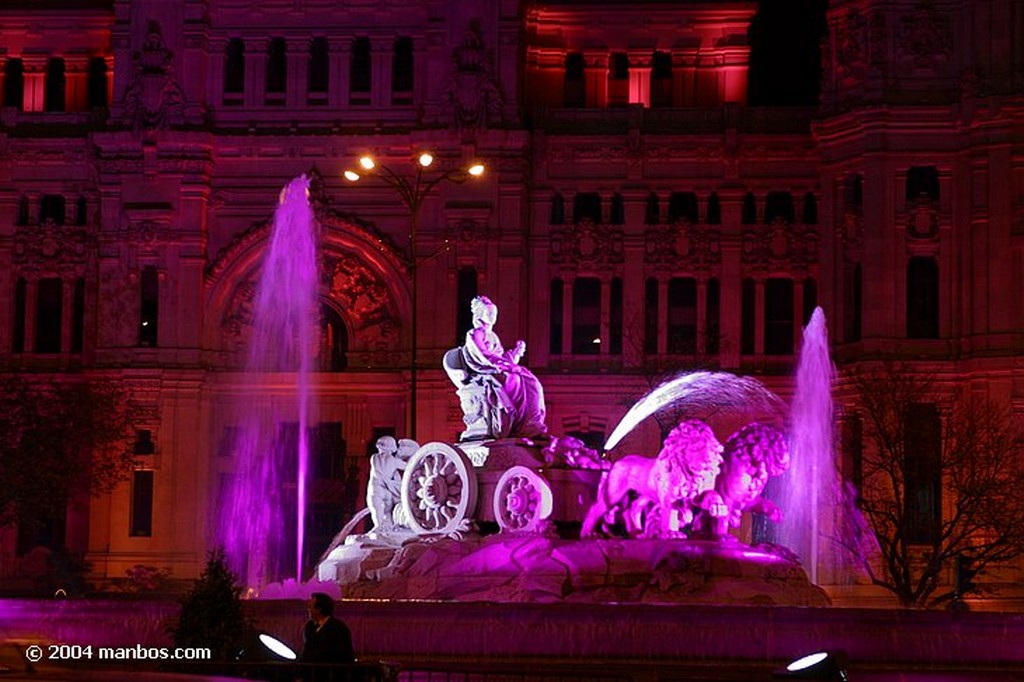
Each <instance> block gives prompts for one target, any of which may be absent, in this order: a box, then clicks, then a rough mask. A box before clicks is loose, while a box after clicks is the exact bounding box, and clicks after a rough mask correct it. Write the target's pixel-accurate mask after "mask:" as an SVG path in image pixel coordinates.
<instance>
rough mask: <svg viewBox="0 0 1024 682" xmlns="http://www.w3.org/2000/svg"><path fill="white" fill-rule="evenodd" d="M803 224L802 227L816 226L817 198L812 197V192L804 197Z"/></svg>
mask: <svg viewBox="0 0 1024 682" xmlns="http://www.w3.org/2000/svg"><path fill="white" fill-rule="evenodd" d="M803 223H804V225H817V224H818V198H817V197H816V196H814V192H808V193H807V194H805V195H804V210H803Z"/></svg>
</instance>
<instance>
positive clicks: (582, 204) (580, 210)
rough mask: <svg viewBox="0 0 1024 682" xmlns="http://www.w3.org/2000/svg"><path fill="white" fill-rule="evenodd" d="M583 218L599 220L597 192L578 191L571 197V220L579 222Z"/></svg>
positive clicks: (599, 208)
mask: <svg viewBox="0 0 1024 682" xmlns="http://www.w3.org/2000/svg"><path fill="white" fill-rule="evenodd" d="M584 220H589V221H590V222H592V223H594V224H598V223H600V222H601V195H600V194H598V193H597V192H580V193H578V194H577V195H576V196H575V197H573V201H572V222H573V223H574V224H579V223H581V222H583V221H584Z"/></svg>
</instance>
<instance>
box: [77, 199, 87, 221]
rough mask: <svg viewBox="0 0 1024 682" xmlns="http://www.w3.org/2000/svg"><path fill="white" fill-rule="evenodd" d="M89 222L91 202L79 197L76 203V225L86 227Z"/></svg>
mask: <svg viewBox="0 0 1024 682" xmlns="http://www.w3.org/2000/svg"><path fill="white" fill-rule="evenodd" d="M87 222H89V202H88V201H86V200H85V197H78V201H76V202H75V225H85V224H86V223H87Z"/></svg>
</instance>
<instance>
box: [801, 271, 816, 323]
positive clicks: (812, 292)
mask: <svg viewBox="0 0 1024 682" xmlns="http://www.w3.org/2000/svg"><path fill="white" fill-rule="evenodd" d="M817 307H818V282H817V280H815V279H814V278H813V277H808V278H807V279H805V280H804V310H803V313H804V317H803V320H804V322H803V326H804V327H806V326H807V323H808V322H810V321H811V315H813V314H814V309H815V308H817Z"/></svg>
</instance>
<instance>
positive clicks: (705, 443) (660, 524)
mask: <svg viewBox="0 0 1024 682" xmlns="http://www.w3.org/2000/svg"><path fill="white" fill-rule="evenodd" d="M721 453H722V446H721V444H720V443H719V442H718V439H717V438H715V434H714V432H712V430H711V427H709V426H708V425H707V424H705V423H704V422H702V421H700V420H698V419H689V420H686V421H682V422H680V423H679V425H678V426H676V427H675V428H674V429H672V431H671V432H670V433H669V435H668V438H666V439H665V443H664V445H663V446H662V448H661V451H660V452H659V453H658V456H657V457H656V458H653V459H652V458H650V457H644V456H642V455H627V456H626V457H623V458H621V459H619V460H618V461H616V462H615V463H614V464H612V467H611V469H609V470H608V471H607V472H606V473H605V474H604V475H603V476H602V477H601V482H600V484H599V485H598V489H597V499H596V501H595V502H594V504H593V505H592V506H591V507H590V510H589V511H588V512H587V517H586V519H584V521H583V527H582V528H581V530H580V535H581V536H582V537H589V536H592V535H594V534H595V533H596V532H597V530H598V525H599V524H604V525H607V524H609V522H613V519H612V518H610V517H614V515H615V514H617V513H621V514H622V517H623V520H624V521H625V525H626V533H627V534H628V535H629V536H630V537H681V536H682V537H685V535H684V529H685V528H686V526H688V525H690V523H691V521H692V520H693V508H694V502H695V500H696V499H697V498H698V497H699V496H700V495H701V494H702V493H704V492H706V491H709V490H711V489H712V487H713V486H714V482H715V477H716V476H717V475H718V467H719V465H720V464H721V461H722V455H721Z"/></svg>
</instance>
